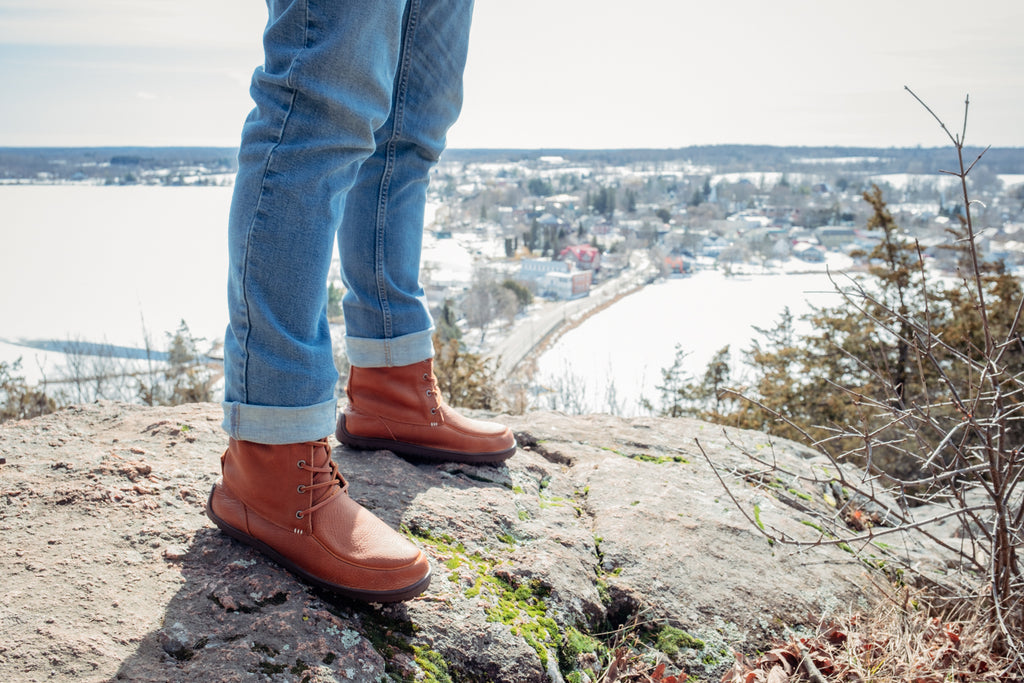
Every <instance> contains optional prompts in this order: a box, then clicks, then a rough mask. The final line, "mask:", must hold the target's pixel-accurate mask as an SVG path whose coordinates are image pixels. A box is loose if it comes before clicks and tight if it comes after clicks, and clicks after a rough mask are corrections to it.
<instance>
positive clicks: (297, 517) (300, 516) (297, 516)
mask: <svg viewBox="0 0 1024 683" xmlns="http://www.w3.org/2000/svg"><path fill="white" fill-rule="evenodd" d="M295 519H302V510H296V511H295Z"/></svg>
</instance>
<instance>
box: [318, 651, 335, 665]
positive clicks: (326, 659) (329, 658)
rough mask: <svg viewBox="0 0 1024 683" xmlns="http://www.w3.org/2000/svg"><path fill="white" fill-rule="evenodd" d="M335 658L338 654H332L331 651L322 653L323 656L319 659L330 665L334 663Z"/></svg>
mask: <svg viewBox="0 0 1024 683" xmlns="http://www.w3.org/2000/svg"><path fill="white" fill-rule="evenodd" d="M337 658H338V655H336V654H334V653H333V652H328V653H327V654H325V655H324V658H323V659H321V660H320V661H321V662H323V663H324V664H326V665H328V666H330V665H331V664H333V663H334V660H335V659H337Z"/></svg>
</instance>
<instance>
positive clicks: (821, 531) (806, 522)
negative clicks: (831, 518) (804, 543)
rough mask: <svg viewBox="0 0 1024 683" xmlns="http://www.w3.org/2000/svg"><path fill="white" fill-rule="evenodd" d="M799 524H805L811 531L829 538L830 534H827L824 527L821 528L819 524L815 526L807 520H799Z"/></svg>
mask: <svg viewBox="0 0 1024 683" xmlns="http://www.w3.org/2000/svg"><path fill="white" fill-rule="evenodd" d="M800 523H801V524H805V525H807V526H809V527H811V528H812V529H814V530H815V531H817V532H818V533H819V534H821V535H822V536H831V534H830V533H828V532H827V531H825V529H824V527H822V526H821V525H820V524H815V523H814V522H812V521H810V520H807V519H801V520H800Z"/></svg>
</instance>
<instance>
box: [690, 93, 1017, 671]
mask: <svg viewBox="0 0 1024 683" xmlns="http://www.w3.org/2000/svg"><path fill="white" fill-rule="evenodd" d="M907 90H908V91H909V92H910V93H911V95H913V96H914V98H915V99H917V101H918V102H920V103H921V105H922V106H924V107H925V109H926V110H927V111H928V113H929V114H931V115H932V116H933V117H934V118H935V120H936V121H937V122H938V123H939V125H940V126H941V127H942V130H943V131H944V132H945V133H946V135H947V136H948V137H949V139H950V141H951V142H952V144H953V147H954V149H955V150H956V153H957V160H958V165H959V168H958V170H956V171H943V173H947V174H950V175H953V176H955V177H956V178H958V179H959V181H960V188H961V191H962V195H963V203H964V207H965V211H964V214H963V216H962V217H961V237H960V246H961V247H962V249H963V253H964V259H963V263H964V266H963V270H962V288H961V293H960V296H962V297H963V300H964V301H965V302H967V303H968V305H967V306H963V307H961V308H960V309H959V310H960V311H962V312H963V314H964V315H971V316H975V315H976V316H977V326H976V327H977V329H978V330H979V331H980V333H979V334H977V335H973V336H972V335H968V334H964V335H960V336H958V337H957V338H956V339H953V338H951V336H950V335H949V334H947V336H946V338H943V336H941V335H940V334H939V333H937V331H936V330H937V327H938V326H937V325H936V321H935V320H933V315H934V312H933V311H931V310H930V309H929V307H928V303H927V298H926V299H925V305H924V309H923V314H914V313H911V312H910V311H909V309H908V308H907V307H905V306H904V305H903V304H902V301H893V300H891V299H890V300H884V299H882V298H881V297H878V296H877V295H876V294H874V293H872V292H871V291H868V290H867V289H865V288H863V287H860V286H858V285H857V284H856V283H853V284H852V285H847V286H839V285H838V284H837V287H836V288H837V290H838V292H839V293H840V295H841V296H842V297H843V299H844V301H845V304H846V305H847V306H849V307H850V308H851V310H856V311H858V312H859V314H860V315H862V316H864V317H865V319H866V320H869V321H870V322H871V323H872V324H874V325H876V326H877V327H878V329H880V330H883V331H884V334H885V335H886V336H887V337H888V342H887V343H890V344H891V343H892V342H893V341H894V342H895V345H894V346H895V348H897V349H899V350H900V351H901V356H900V358H901V360H906V361H907V362H906V363H902V362H901V363H899V366H898V367H896V368H894V367H893V366H894V364H893V363H892V362H891V361H890V362H886V359H885V358H884V357H883V356H881V355H880V356H879V362H878V363H877V364H876V365H871V367H866V366H865V364H866V363H867V361H865V360H864V359H863V358H858V359H854V358H851V361H852V362H856V363H858V364H860V365H861V366H862V368H861V369H863V370H867V371H869V374H870V375H871V376H872V377H873V378H874V380H875V382H874V383H875V385H876V386H880V387H883V390H882V391H880V392H878V391H874V392H870V393H869V392H866V391H862V390H861V388H860V387H850V386H844V385H843V384H842V382H841V380H837V381H836V382H835V383H834V385H833V389H834V391H835V392H836V393H837V394H838V395H840V396H841V397H843V400H845V401H848V402H852V403H854V404H856V405H858V406H860V407H861V408H862V410H860V411H859V412H860V414H861V415H863V416H864V419H863V420H862V421H861V422H858V423H856V424H834V425H827V426H822V425H814V426H807V425H799V424H796V423H795V422H794V421H793V420H791V419H790V418H789V417H787V416H785V415H782V414H780V413H779V411H777V410H773V409H772V408H770V407H768V406H766V405H763V404H762V403H759V402H758V400H757V399H750V398H747V400H748V401H749V402H750V403H752V404H754V405H756V406H757V407H758V408H760V409H761V410H763V411H765V412H766V413H768V414H771V415H773V416H774V417H775V419H777V420H779V421H781V422H784V423H785V424H786V425H788V426H789V427H790V428H791V430H792V431H793V432H795V433H797V434H799V435H800V436H801V437H802V438H803V440H805V442H806V443H808V444H810V445H811V446H812V447H813V448H814V449H815V450H816V451H817V452H818V453H820V454H821V455H822V456H823V457H824V459H825V461H826V462H828V463H829V465H828V466H826V467H818V468H814V469H811V470H810V471H796V470H794V469H787V468H785V467H783V466H781V465H780V464H779V463H778V462H777V461H776V460H775V459H774V458H772V457H771V455H770V454H769V455H768V456H765V455H764V454H754V453H749V452H748V453H746V455H747V457H748V458H749V460H750V463H751V465H752V469H751V470H748V471H745V472H737V474H742V475H743V476H745V477H746V478H747V479H748V480H751V479H753V480H757V479H759V478H760V479H764V478H770V479H772V480H775V481H779V480H781V481H783V482H787V483H788V484H787V485H792V486H790V488H791V489H792V490H793V491H795V492H796V493H799V492H800V491H801V490H808V489H809V490H815V491H818V492H820V493H821V494H822V497H823V498H824V499H825V500H827V501H829V504H828V505H809V504H807V502H806V501H802V500H799V499H794V500H791V501H790V502H791V503H793V504H794V505H797V506H801V505H802V506H803V507H802V509H804V510H805V511H806V512H807V513H808V514H810V515H811V516H812V517H813V518H814V519H813V521H812V522H810V523H809V524H810V525H811V526H813V527H814V528H815V529H816V530H817V532H818V533H817V537H816V538H795V537H793V536H792V535H790V534H786V533H784V532H781V531H779V530H778V529H775V528H771V527H766V526H765V525H763V524H762V523H761V520H760V519H759V518H758V517H757V514H756V510H755V511H754V513H753V514H750V513H747V512H745V513H744V514H747V515H748V519H750V521H751V523H752V524H755V525H756V526H757V527H758V528H759V529H761V531H762V532H763V533H764V534H765V535H766V536H768V537H769V539H770V540H771V541H772V542H774V543H780V544H791V545H796V546H807V545H824V544H834V545H840V546H841V547H843V548H844V549H847V550H849V551H850V552H852V553H855V554H857V555H858V556H859V557H861V558H862V559H865V560H866V561H868V562H870V563H871V564H873V565H874V566H881V567H887V568H892V567H894V566H899V565H901V564H902V565H903V567H904V568H911V567H913V568H917V567H916V561H915V559H914V558H915V557H916V556H915V555H913V554H912V552H911V546H914V547H921V546H925V547H927V548H929V549H930V550H931V551H933V552H936V553H938V554H939V555H940V556H942V557H945V558H946V559H947V565H946V566H945V567H944V568H941V569H937V570H935V571H930V572H926V573H925V574H924V575H922V577H921V578H923V579H925V581H926V585H927V586H928V587H929V591H930V593H929V594H930V596H931V597H932V598H933V599H934V600H936V601H938V602H945V604H946V605H947V607H948V608H949V609H957V608H959V609H963V606H964V605H970V606H975V607H976V606H979V605H980V609H979V614H980V616H981V623H982V624H983V625H984V632H985V633H986V634H987V637H988V638H989V639H990V640H989V644H990V647H991V651H992V652H995V653H997V654H999V655H1001V656H1004V657H1006V658H1007V659H1008V661H1009V662H1010V664H1009V666H1010V668H1011V670H1014V671H1016V672H1018V673H1020V674H1024V481H1022V480H1024V453H1022V449H1021V446H1022V436H1024V364H1022V363H1021V358H1024V341H1022V329H1024V327H1022V311H1024V296H1021V295H1020V290H1019V287H1018V288H1016V289H1014V290H1013V296H1015V297H1017V298H1018V301H1017V303H1016V305H1015V306H1010V307H1009V309H1007V308H1006V307H1003V308H1001V309H999V310H1000V311H1002V313H1000V314H999V315H997V314H996V311H995V309H994V308H993V307H992V305H991V303H992V302H991V292H992V284H991V280H990V279H988V278H986V274H985V272H984V269H985V268H984V263H983V260H982V259H981V258H980V256H979V254H978V248H977V233H976V230H975V226H974V222H973V219H972V216H971V207H972V201H971V199H970V197H969V193H968V185H967V177H968V174H969V173H970V171H971V169H973V168H974V165H975V164H976V163H977V162H978V161H979V160H980V159H981V158H982V156H983V155H984V153H985V152H984V151H982V152H981V153H980V154H978V156H977V158H975V159H974V160H973V161H972V162H970V163H969V164H968V163H966V162H965V159H964V137H965V134H966V125H967V110H968V107H969V100H968V101H967V102H966V103H965V110H964V125H963V129H962V131H961V132H960V133H959V134H953V133H951V132H950V131H949V130H948V129H947V127H946V125H945V124H944V123H943V122H942V120H941V119H940V118H939V117H938V116H937V115H935V113H934V112H933V111H932V110H931V109H930V108H928V106H927V105H925V103H924V102H923V101H921V99H920V98H918V97H917V95H916V94H914V93H913V92H912V91H910V89H909V88H908V89H907ZM920 272H921V274H922V275H923V274H924V272H925V271H924V267H923V263H922V264H921V268H920ZM1006 310H1009V311H1011V313H1010V315H1008V316H1007V315H1005V311H1006ZM1012 311H1015V313H1012ZM1000 316H1002V317H1003V318H1006V319H996V318H999V317H1000ZM947 322H948V321H947ZM945 329H946V330H947V331H948V330H949V329H950V327H949V325H947V326H946V327H945ZM836 351H837V353H842V352H843V350H842V348H841V347H837V348H836ZM915 375H916V377H915ZM912 382H914V383H915V386H916V387H917V389H916V390H915V391H913V392H910V391H908V390H907V387H908V386H910V384H911V383H912ZM812 431H813V433H814V434H815V436H812ZM823 433H824V434H825V436H821V434H823ZM837 446H838V447H837ZM881 453H888V454H893V453H896V454H898V455H899V457H900V458H902V459H903V460H904V461H905V462H909V463H911V464H912V467H910V468H908V469H906V470H902V471H900V472H898V473H894V472H893V471H891V470H887V469H885V468H882V467H880V466H878V463H877V462H876V458H877V457H878V456H879V454H881ZM708 462H709V463H710V462H711V461H710V459H709V460H708ZM850 462H856V463H858V464H859V465H860V466H859V467H857V468H853V467H850V466H849V464H848V463H850ZM711 464H712V467H714V464H713V463H711ZM905 472H912V473H913V474H905ZM716 473H718V470H717V469H716ZM719 477H720V478H721V474H719ZM722 483H723V485H725V488H726V489H727V490H728V488H729V487H728V485H726V484H725V481H724V479H722ZM730 495H731V492H730ZM778 495H782V496H785V495H786V494H785V493H780V494H778ZM734 500H735V499H734ZM737 505H738V503H737ZM741 509H742V508H741ZM900 545H902V548H901V547H899V546H900ZM880 558H885V559H880ZM900 576H902V577H903V578H907V576H906V575H903V574H899V573H897V578H899V577H900Z"/></svg>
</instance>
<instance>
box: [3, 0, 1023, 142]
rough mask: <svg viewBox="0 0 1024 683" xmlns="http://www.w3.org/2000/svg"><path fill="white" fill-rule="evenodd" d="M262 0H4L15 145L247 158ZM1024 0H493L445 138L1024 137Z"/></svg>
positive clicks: (6, 133)
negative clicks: (191, 148) (244, 149)
mask: <svg viewBox="0 0 1024 683" xmlns="http://www.w3.org/2000/svg"><path fill="white" fill-rule="evenodd" d="M266 12H267V10H266V5H265V3H264V2H262V1H261V0H0V146H108V145H215V146H226V147H233V146H236V145H237V144H238V139H239V132H240V130H241V124H242V121H243V120H244V118H245V115H246V113H247V112H248V110H249V109H250V108H251V106H252V105H251V102H250V100H249V96H248V83H249V79H250V76H251V74H252V71H253V69H254V68H255V67H256V66H257V65H258V64H260V63H261V62H262V52H261V44H260V37H261V33H262V30H263V26H264V24H265V23H266ZM1022 27H1024V2H1021V0H973V1H972V2H967V0H955V1H954V0H859V1H858V2H856V3H848V2H820V1H817V2H813V1H811V0H773V1H772V2H766V1H765V0H705V2H700V3H697V2H689V1H687V0H630V2H622V1H621V0H479V1H478V2H477V6H476V11H475V14H474V23H473V31H472V34H471V42H470V55H469V65H468V67H467V70H466V78H465V90H466V99H465V105H464V107H463V113H462V117H461V118H460V120H459V121H458V122H457V123H456V124H455V126H454V127H453V128H452V130H451V131H450V133H449V136H448V140H449V146H451V147H461V148H529V149H535V148H549V149H550V148H628V147H649V148H670V147H685V146H689V145H704V144H771V145H807V146H816V145H839V146H866V147H889V146H896V147H913V146H917V145H921V146H925V147H935V146H942V145H945V144H947V143H948V140H947V138H946V137H945V136H944V134H943V133H942V131H941V129H940V128H939V126H938V124H936V123H935V121H934V119H932V118H931V116H930V115H929V114H928V113H927V112H926V111H925V110H924V109H923V108H922V107H921V105H919V104H918V103H917V102H916V101H914V99H913V98H912V97H911V96H910V95H909V94H908V93H907V92H906V91H905V90H904V86H910V87H911V88H913V89H914V90H915V92H917V93H918V95H920V96H921V97H922V99H924V100H925V101H926V102H927V103H928V104H929V105H930V106H931V107H932V108H933V109H934V110H935V112H936V113H937V114H939V115H940V116H941V117H942V118H943V119H944V120H945V121H946V123H947V125H949V127H950V128H951V129H954V130H956V131H959V130H960V127H961V125H962V120H963V115H964V100H965V97H966V96H968V95H969V96H970V102H971V104H970V113H969V119H968V128H967V136H966V142H968V143H969V144H977V145H988V144H991V145H993V146H1024V125H1022V124H1024V117H1022V114H1024V30H1022Z"/></svg>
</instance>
